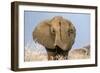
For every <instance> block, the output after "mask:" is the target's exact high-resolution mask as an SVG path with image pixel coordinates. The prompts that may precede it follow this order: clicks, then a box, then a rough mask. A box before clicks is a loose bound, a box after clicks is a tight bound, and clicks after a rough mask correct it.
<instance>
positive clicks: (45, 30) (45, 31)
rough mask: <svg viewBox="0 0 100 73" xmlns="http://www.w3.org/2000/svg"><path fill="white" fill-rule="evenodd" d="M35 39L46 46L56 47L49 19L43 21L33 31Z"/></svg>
mask: <svg viewBox="0 0 100 73" xmlns="http://www.w3.org/2000/svg"><path fill="white" fill-rule="evenodd" d="M32 36H33V40H36V41H37V42H38V43H40V44H42V45H43V46H45V47H46V48H51V49H54V46H53V44H54V36H53V35H52V34H51V26H50V23H49V21H43V22H41V23H40V24H38V25H37V27H36V28H35V29H34V31H33V34H32Z"/></svg>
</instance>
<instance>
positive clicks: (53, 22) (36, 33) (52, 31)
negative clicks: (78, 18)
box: [32, 16, 76, 60]
mask: <svg viewBox="0 0 100 73" xmlns="http://www.w3.org/2000/svg"><path fill="white" fill-rule="evenodd" d="M32 36H33V40H36V41H37V42H38V43H40V44H42V45H43V46H45V48H46V50H47V53H48V60H58V59H59V58H57V57H56V56H57V55H62V56H64V57H65V59H67V56H68V52H69V50H70V49H71V48H72V45H73V44H74V42H75V37H76V29H75V26H74V25H73V24H72V22H71V21H69V20H68V19H65V18H64V17H62V16H54V17H53V18H52V19H50V20H44V21H42V22H40V23H39V24H38V25H37V26H36V27H35V29H34V30H33V32H32Z"/></svg>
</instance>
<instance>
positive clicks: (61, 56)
mask: <svg viewBox="0 0 100 73" xmlns="http://www.w3.org/2000/svg"><path fill="white" fill-rule="evenodd" d="M47 52H48V53H49V52H51V54H50V55H51V56H52V57H53V60H66V59H67V57H68V51H64V50H62V49H61V48H60V47H59V46H55V48H54V49H49V48H47Z"/></svg>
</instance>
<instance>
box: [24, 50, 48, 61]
mask: <svg viewBox="0 0 100 73" xmlns="http://www.w3.org/2000/svg"><path fill="white" fill-rule="evenodd" d="M47 59H48V57H47V54H45V53H40V52H35V51H32V50H30V49H26V50H25V61H28V62H29V61H44V60H47Z"/></svg>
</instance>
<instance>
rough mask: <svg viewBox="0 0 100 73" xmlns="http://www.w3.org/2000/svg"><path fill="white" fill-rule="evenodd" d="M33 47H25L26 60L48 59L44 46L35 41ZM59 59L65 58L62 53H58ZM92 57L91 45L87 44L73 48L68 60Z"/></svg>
mask: <svg viewBox="0 0 100 73" xmlns="http://www.w3.org/2000/svg"><path fill="white" fill-rule="evenodd" d="M33 44H34V45H32V46H33V49H32V47H27V48H25V59H24V60H25V61H26V62H31V61H47V60H48V55H47V52H46V49H45V47H44V46H42V45H41V44H39V43H35V42H34V43H33ZM57 57H58V60H65V59H64V57H63V56H62V55H57ZM88 58H90V47H89V46H86V47H83V48H78V49H71V50H70V51H69V54H68V60H74V59H88Z"/></svg>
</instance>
